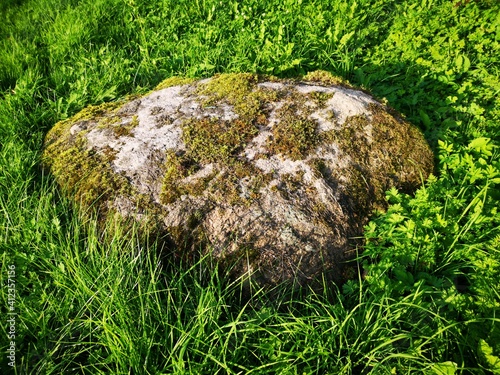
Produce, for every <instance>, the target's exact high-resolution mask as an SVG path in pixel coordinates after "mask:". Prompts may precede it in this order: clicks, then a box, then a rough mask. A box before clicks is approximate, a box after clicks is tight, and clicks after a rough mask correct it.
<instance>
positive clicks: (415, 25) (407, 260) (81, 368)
mask: <svg viewBox="0 0 500 375" xmlns="http://www.w3.org/2000/svg"><path fill="white" fill-rule="evenodd" d="M499 11H500V6H499V4H498V3H496V2H491V1H480V0H478V1H471V2H469V3H468V4H464V5H456V4H455V2H450V1H444V0H418V1H417V0H411V1H404V2H401V1H392V0H360V1H357V2H351V3H349V2H340V1H326V0H286V1H283V0H280V1H277V0H276V1H274V0H271V1H266V2H262V1H257V0H247V1H243V2H238V1H233V0H223V1H215V0H203V1H201V0H200V1H195V0H183V1H170V0H163V1H162V0H155V1H142V0H97V1H91V0H58V1H55V0H36V1H35V0H25V1H20V0H8V1H7V0H5V1H2V3H1V4H0V14H1V15H2V19H3V22H2V23H0V165H1V168H0V249H1V255H0V256H1V267H0V272H1V275H2V276H1V278H2V282H3V283H4V284H5V280H6V275H7V269H8V267H9V266H10V265H12V264H14V265H15V266H16V279H15V280H16V292H17V296H16V305H15V307H16V312H17V313H18V316H17V323H16V339H15V341H16V366H15V367H14V368H11V367H10V366H9V365H8V360H7V358H6V355H5V353H6V352H7V348H8V347H9V345H10V341H9V340H7V328H6V327H7V325H6V323H5V322H6V320H5V319H4V317H5V316H6V314H7V311H8V310H7V306H8V294H7V292H6V288H2V292H1V293H0V296H1V298H0V299H1V301H0V312H1V318H0V319H2V324H1V327H2V330H0V335H1V340H0V351H1V352H2V354H1V357H0V369H1V373H9V372H12V373H17V374H31V373H33V374H66V373H69V374H71V373H88V374H99V373H116V374H142V373H144V374H160V373H165V374H167V373H178V374H183V373H193V374H217V373H241V374H246V373H266V374H267V373H283V374H303V373H306V374H324V373H332V374H361V373H362V374H364V373H373V374H385V373H387V374H394V373H396V374H405V373H408V374H410V373H428V374H453V373H477V374H488V373H498V371H499V370H498V369H499V367H500V364H499V363H500V360H498V358H499V357H500V329H499V321H498V311H499V308H500V296H499V293H498V289H497V288H496V280H498V279H499V277H500V269H499V268H500V267H499V264H500V256H499V255H498V248H499V245H500V233H499V230H498V227H499V221H500V219H499V214H498V209H497V208H495V207H498V201H499V199H500V196H499V194H498V191H499V190H498V184H499V183H500V175H499V172H498V171H499V170H500V166H499V164H498V138H499V136H500V132H499V127H498V122H499V120H500V116H499V114H500V111H499V108H500V105H499V104H500V103H499V99H498V97H499V96H498V93H499V91H498V90H499V87H500V82H499V65H498V60H499V56H498V53H497V52H496V51H498V47H499V41H500V39H499V35H500V19H499V18H498V14H499V13H500V12H499ZM314 69H324V70H328V71H331V72H333V73H335V74H338V75H341V76H343V77H344V78H347V79H349V80H351V82H352V83H354V84H357V85H359V86H363V87H365V88H367V89H369V90H371V91H372V92H373V93H374V94H375V95H376V96H378V97H379V98H381V99H383V100H385V101H387V102H388V104H390V105H391V106H393V107H395V108H396V109H398V110H399V111H400V112H402V113H403V114H404V115H406V116H407V118H409V119H410V120H411V121H412V122H414V123H415V124H417V125H418V126H420V127H421V128H422V129H423V130H424V131H425V134H426V136H427V139H428V140H429V142H430V143H431V144H432V145H433V147H434V149H435V150H436V155H437V158H436V159H437V161H438V165H439V166H438V170H437V175H438V176H437V177H436V178H434V179H433V180H432V179H431V181H429V182H428V183H427V185H426V186H425V187H424V188H423V189H421V190H420V191H419V192H418V193H417V194H416V196H415V197H407V196H403V195H400V194H399V193H395V192H392V193H389V195H388V197H389V199H390V200H391V202H392V205H391V208H390V209H389V211H388V212H387V213H386V214H384V215H382V216H380V217H378V218H376V219H374V221H373V222H372V223H371V224H370V226H368V228H367V235H366V237H367V241H368V242H367V248H366V253H365V255H364V257H363V258H362V259H361V261H362V262H364V263H365V266H364V267H365V268H364V269H362V266H361V264H360V270H359V275H358V278H357V279H355V280H352V281H350V282H349V283H347V284H346V285H344V286H341V287H340V286H335V285H333V284H329V283H326V282H325V283H324V288H323V289H324V291H323V293H318V292H317V291H316V292H314V291H308V290H301V291H299V292H297V293H291V292H290V291H288V290H280V289H278V290H274V291H271V292H268V291H264V290H257V291H256V292H255V294H254V295H253V296H251V298H247V297H248V296H245V295H244V294H243V293H242V290H241V282H240V281H239V280H237V281H234V280H231V279H230V278H229V277H228V276H227V275H226V274H225V273H224V272H222V271H220V270H219V271H218V270H217V268H216V267H212V260H211V259H210V257H208V256H207V257H205V258H203V259H200V260H199V261H197V262H196V263H195V264H179V263H178V262H177V263H175V262H173V261H172V260H171V259H169V258H168V256H166V254H168V249H165V248H162V246H163V245H162V244H161V243H160V242H156V241H155V240H154V238H152V239H151V240H150V243H148V244H145V243H143V242H142V241H139V240H138V239H137V238H138V236H135V235H134V232H133V229H132V232H131V233H128V235H127V236H125V235H120V233H119V232H117V231H116V230H113V231H109V232H108V231H105V232H104V234H102V233H100V232H99V231H97V229H96V225H97V224H96V223H95V221H94V220H93V219H92V218H89V217H85V216H79V214H77V213H76V212H75V211H74V210H73V209H72V206H71V205H70V203H69V202H68V200H67V197H62V196H60V193H59V190H58V189H57V187H56V186H55V184H54V181H53V180H52V178H51V176H49V175H46V174H45V172H43V171H42V170H41V169H40V167H39V157H40V151H41V149H42V146H43V137H44V134H45V133H46V131H47V130H48V129H49V128H50V127H51V126H52V125H53V124H54V123H55V122H57V121H58V120H61V119H64V118H67V117H68V116H71V115H73V114H74V113H76V112H77V111H78V110H80V109H82V108H84V107H85V106H87V105H89V104H98V103H100V102H103V101H111V100H115V99H117V98H120V97H122V96H124V95H126V94H130V93H134V92H135V93H141V92H145V91H147V90H149V89H151V88H153V87H154V86H155V85H156V84H158V83H159V82H160V81H161V80H163V79H164V78H166V77H168V76H172V75H188V76H192V77H204V76H209V75H212V74H214V73H217V72H233V71H234V72H240V71H247V72H257V73H267V74H276V75H278V76H281V77H287V76H296V75H300V74H303V73H306V72H308V71H311V70H314ZM108 225H110V226H113V228H114V229H116V225H115V223H111V222H110V223H108ZM103 236H104V237H106V238H103ZM359 250H360V251H361V250H362V249H359ZM364 274H366V279H365V278H364V277H365V275H364Z"/></svg>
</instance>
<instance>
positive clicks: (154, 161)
mask: <svg viewBox="0 0 500 375" xmlns="http://www.w3.org/2000/svg"><path fill="white" fill-rule="evenodd" d="M43 156H44V164H45V165H46V166H47V167H48V168H50V170H51V172H52V173H53V174H54V176H55V177H56V179H57V181H58V182H59V183H60V185H61V186H62V187H63V188H64V189H65V191H66V192H68V193H69V194H70V195H71V196H72V197H73V198H74V199H75V201H76V202H77V203H78V206H79V207H81V208H82V209H88V208H90V207H93V208H96V209H97V210H98V212H99V215H100V217H101V218H102V219H105V218H107V217H109V216H110V215H120V216H122V217H124V218H132V219H133V220H135V221H137V222H139V223H142V225H143V226H151V228H153V226H154V230H158V231H164V232H165V233H167V234H168V237H169V239H170V241H171V243H172V244H174V245H175V249H177V251H178V253H179V254H185V255H187V256H188V257H192V256H194V255H195V254H196V252H197V251H199V250H200V249H202V251H212V252H213V255H214V256H215V258H216V259H218V261H219V263H220V264H221V265H222V266H224V267H229V268H231V270H232V272H233V274H234V275H235V276H241V275H246V274H248V275H250V274H252V275H253V280H255V281H256V282H258V283H259V284H260V285H276V284H278V283H281V282H283V281H293V282H295V283H297V285H303V284H308V283H310V282H311V281H312V280H314V279H315V278H316V277H318V276H319V275H322V274H324V272H326V274H327V276H328V277H329V278H331V279H333V280H335V281H342V280H343V279H345V277H347V276H348V275H347V273H348V272H346V268H345V267H344V262H345V261H346V260H347V259H349V258H351V257H352V256H353V255H354V253H355V252H354V251H353V250H354V249H355V248H356V246H357V245H359V244H360V242H359V241H360V240H359V238H360V236H362V229H363V226H364V225H365V224H366V223H367V221H368V219H369V216H370V214H371V213H372V212H373V210H374V209H384V208H385V200H384V196H385V194H384V193H385V191H387V190H388V189H390V188H391V187H397V188H399V189H402V190H404V191H406V192H411V191H412V190H414V189H415V188H416V187H417V186H418V185H419V184H420V182H421V181H422V178H426V177H427V176H428V175H429V173H430V172H431V171H432V168H433V155H432V152H431V151H430V149H429V147H428V145H427V144H426V142H425V140H424V138H423V136H422V134H421V133H420V132H419V130H418V129H416V128H415V127H413V126H411V125H410V124H408V123H407V122H405V121H404V119H403V118H402V117H401V116H398V115H397V114H395V113H394V112H393V111H390V110H389V109H388V108H386V107H385V106H384V105H382V104H381V103H379V102H377V101H376V100H375V99H373V98H372V97H371V96H369V95H368V94H366V93H364V92H362V91H358V90H354V89H353V88H350V87H348V86H346V85H345V84H342V83H341V82H340V81H338V80H336V79H335V78H334V77H332V76H329V75H328V74H325V73H322V72H315V73H313V74H310V75H308V76H306V77H305V78H304V79H303V80H302V81H298V80H297V81H292V80H278V79H270V78H269V77H267V78H262V77H258V76H255V75H252V74H228V75H220V76H215V77H213V78H211V79H205V80H201V81H192V80H187V79H180V78H174V79H169V80H167V81H165V82H164V83H163V84H162V85H160V86H159V87H158V88H157V90H155V91H153V92H151V93H150V94H148V95H145V96H143V97H137V98H133V99H128V100H126V101H123V102H120V103H112V104H108V105H104V106H100V107H90V108H88V109H86V110H84V111H82V112H81V113H80V114H78V115H76V116H75V117H73V118H71V119H69V120H66V121H63V122H60V123H58V124H56V126H55V127H54V128H53V129H52V130H51V131H50V132H49V133H48V134H47V138H46V146H45V150H44V155H43Z"/></svg>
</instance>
